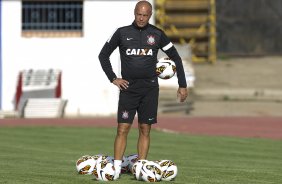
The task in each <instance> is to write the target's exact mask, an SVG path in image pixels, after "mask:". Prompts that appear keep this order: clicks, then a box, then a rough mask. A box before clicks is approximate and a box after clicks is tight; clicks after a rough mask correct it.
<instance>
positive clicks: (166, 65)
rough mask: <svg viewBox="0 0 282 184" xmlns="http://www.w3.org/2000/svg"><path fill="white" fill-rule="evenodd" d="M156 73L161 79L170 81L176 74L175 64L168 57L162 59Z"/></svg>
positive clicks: (158, 63)
mask: <svg viewBox="0 0 282 184" xmlns="http://www.w3.org/2000/svg"><path fill="white" fill-rule="evenodd" d="M156 72H157V75H158V77H159V78H161V79H170V78H171V77H173V76H174V74H175V72H176V65H175V62H174V61H172V60H171V59H170V58H168V57H163V58H160V59H159V60H158V62H157V66H156Z"/></svg>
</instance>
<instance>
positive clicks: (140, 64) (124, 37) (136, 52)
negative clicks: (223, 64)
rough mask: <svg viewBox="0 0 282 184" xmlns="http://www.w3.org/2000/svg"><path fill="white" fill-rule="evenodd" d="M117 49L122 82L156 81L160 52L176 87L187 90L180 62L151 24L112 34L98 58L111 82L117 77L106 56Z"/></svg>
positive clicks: (173, 48)
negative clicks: (173, 69) (171, 65)
mask: <svg viewBox="0 0 282 184" xmlns="http://www.w3.org/2000/svg"><path fill="white" fill-rule="evenodd" d="M117 47H119V52H120V59H121V75H122V78H123V79H126V80H135V79H152V78H156V77H157V73H156V63H157V62H158V58H157V55H158V50H159V49H161V50H162V51H163V52H165V53H166V55H167V56H168V57H169V58H171V59H172V60H173V61H174V62H175V65H176V71H177V77H178V85H179V87H187V84H186V79H185V73H184V69H183V65H182V60H181V58H180V56H179V54H178V52H177V51H176V49H175V47H174V46H173V44H172V43H171V41H170V40H169V38H168V37H167V36H166V35H165V33H164V32H163V31H162V30H160V29H159V28H157V27H155V26H153V25H151V24H148V25H146V26H145V27H143V28H139V27H137V25H136V24H135V22H134V23H132V24H131V25H129V26H125V27H120V28H118V29H117V30H116V31H115V33H114V34H113V35H112V36H111V37H110V38H109V39H108V41H107V42H106V43H105V45H104V46H103V48H102V50H101V52H100V54H99V60H100V63H101V66H102V68H103V70H104V72H105V73H106V75H107V77H108V79H109V80H110V81H111V82H112V81H113V79H115V78H116V77H117V76H116V74H115V73H114V71H113V69H112V65H111V63H110V55H111V54H112V52H113V51H114V50H115V49H116V48H117Z"/></svg>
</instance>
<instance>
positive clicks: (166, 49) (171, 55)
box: [161, 32, 187, 88]
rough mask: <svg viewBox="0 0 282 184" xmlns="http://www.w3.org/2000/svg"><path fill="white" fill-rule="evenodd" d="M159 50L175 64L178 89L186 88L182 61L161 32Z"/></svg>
mask: <svg viewBox="0 0 282 184" xmlns="http://www.w3.org/2000/svg"><path fill="white" fill-rule="evenodd" d="M161 49H162V51H164V52H165V53H166V55H167V56H168V57H169V58H170V59H171V60H173V61H174V62H175V65H176V73H177V78H178V85H179V87H182V88H186V87H187V82H186V78H185V72H184V68H183V64H182V59H181V57H180V56H179V54H178V52H177V50H176V48H175V47H174V46H173V44H172V43H171V42H170V40H169V38H168V37H167V36H166V35H165V33H164V32H162V35H161Z"/></svg>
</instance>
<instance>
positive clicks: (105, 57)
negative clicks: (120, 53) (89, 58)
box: [99, 29, 119, 82]
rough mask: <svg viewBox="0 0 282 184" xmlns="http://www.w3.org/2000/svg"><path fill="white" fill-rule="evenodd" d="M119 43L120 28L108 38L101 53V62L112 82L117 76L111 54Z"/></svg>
mask: <svg viewBox="0 0 282 184" xmlns="http://www.w3.org/2000/svg"><path fill="white" fill-rule="evenodd" d="M118 45H119V29H117V30H116V31H115V33H114V34H113V35H112V36H111V37H110V38H109V39H108V40H107V42H106V43H105V45H104V46H103V48H102V50H101V51H100V54H99V60H100V64H101V66H102V69H103V71H104V72H105V74H106V75H107V77H108V79H109V80H110V81H111V82H112V81H113V80H114V79H115V78H116V77H117V76H116V74H115V73H114V71H113V68H112V65H111V62H110V56H111V54H112V53H113V51H114V50H115V49H116V48H117V47H118Z"/></svg>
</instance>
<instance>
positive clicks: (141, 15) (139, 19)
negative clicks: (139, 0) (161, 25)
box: [134, 4, 152, 28]
mask: <svg viewBox="0 0 282 184" xmlns="http://www.w3.org/2000/svg"><path fill="white" fill-rule="evenodd" d="M134 14H135V22H136V24H137V26H138V27H141V28H142V27H144V26H146V25H147V24H148V22H149V20H150V18H151V15H152V10H151V8H150V6H148V5H146V4H143V5H140V6H137V7H136V9H135V12H134Z"/></svg>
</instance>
